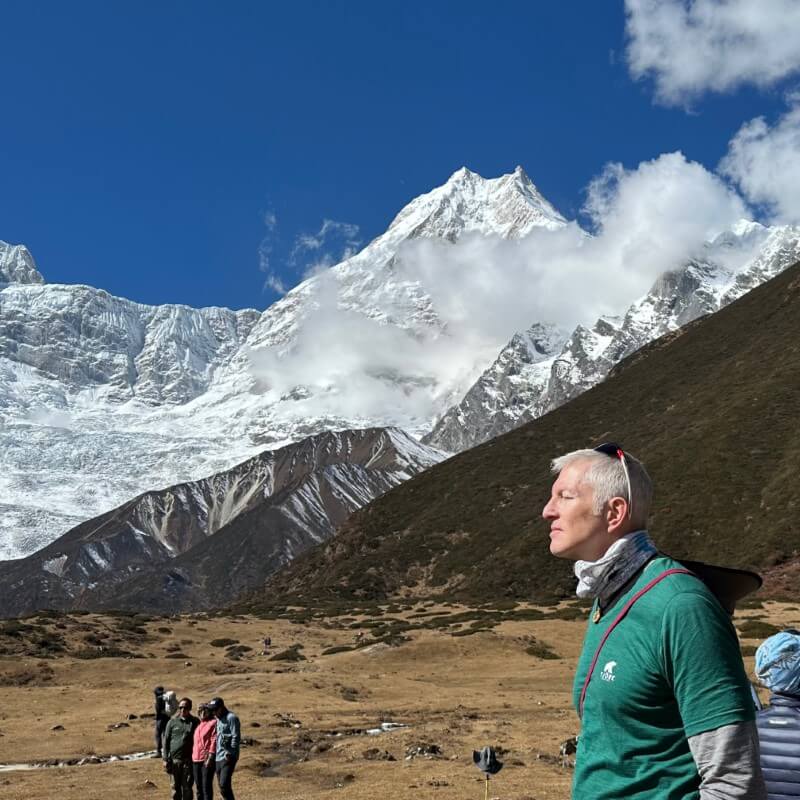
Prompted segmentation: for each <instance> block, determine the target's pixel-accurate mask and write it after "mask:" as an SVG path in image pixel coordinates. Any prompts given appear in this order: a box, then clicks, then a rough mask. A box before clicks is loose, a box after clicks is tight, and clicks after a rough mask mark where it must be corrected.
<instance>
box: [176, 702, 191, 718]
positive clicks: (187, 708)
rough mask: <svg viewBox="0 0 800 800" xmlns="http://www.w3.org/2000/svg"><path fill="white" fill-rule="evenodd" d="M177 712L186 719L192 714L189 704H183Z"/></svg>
mask: <svg viewBox="0 0 800 800" xmlns="http://www.w3.org/2000/svg"><path fill="white" fill-rule="evenodd" d="M178 712H179V713H180V715H181V716H182V717H188V716H189V715H190V714H191V713H192V705H191V703H187V702H183V703H181V704H180V705H179V706H178Z"/></svg>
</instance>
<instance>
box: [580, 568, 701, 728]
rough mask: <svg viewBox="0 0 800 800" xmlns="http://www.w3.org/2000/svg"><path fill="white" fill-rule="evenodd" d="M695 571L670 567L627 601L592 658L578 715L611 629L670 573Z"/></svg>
mask: <svg viewBox="0 0 800 800" xmlns="http://www.w3.org/2000/svg"><path fill="white" fill-rule="evenodd" d="M693 574H694V573H693V572H690V571H689V570H688V569H668V570H667V571H666V572H662V573H661V574H660V575H658V576H657V577H655V578H653V580H651V581H650V583H648V584H647V586H645V587H643V588H642V589H639V591H638V592H636V594H635V595H634V596H633V597H631V599H630V600H628V602H627V603H625V606H624V607H623V609H622V611H620V612H619V614H618V615H617V618H616V619H615V620H614V621H613V622H612V623H611V624H610V625H609V626H608V630H607V631H606V632H605V634H603V638H602V639H601V640H600V644H599V645H598V646H597V650H596V652H595V654H594V658H593V659H592V663H591V664H590V665H589V672H588V673H587V674H586V680H585V681H584V682H583V689H581V699H580V702H579V703H578V717H580V718H581V719H582V718H583V704H584V701H585V700H586V690H587V689H588V688H589V681H590V680H591V679H592V673H593V672H594V668H595V667H596V666H597V659H598V658H600V651H601V650H602V649H603V645H604V644H605V643H606V640H607V639H608V637H609V636H610V635H611V631H613V630H614V628H616V627H617V625H619V623H620V622H622V620H623V619H625V617H626V615H627V614H628V612H629V611H630V610H631V606H633V604H634V603H635V602H636V601H637V600H638V599H639V598H640V597H641V596H642V595H643V594H647V592H649V591H650V590H651V589H652V588H653V587H654V586H655V585H656V584H658V583H661V581H663V580H664V578H666V577H668V576H669V575H693Z"/></svg>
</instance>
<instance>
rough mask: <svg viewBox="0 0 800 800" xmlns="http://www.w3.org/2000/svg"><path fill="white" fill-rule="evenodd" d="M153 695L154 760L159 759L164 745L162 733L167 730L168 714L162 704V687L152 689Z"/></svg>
mask: <svg viewBox="0 0 800 800" xmlns="http://www.w3.org/2000/svg"><path fill="white" fill-rule="evenodd" d="M153 695H154V696H155V705H154V707H153V710H154V711H155V712H156V719H155V730H154V733H155V740H156V755H155V757H156V758H161V753H162V746H163V743H164V731H165V730H166V728H167V723H168V722H169V714H168V713H167V704H166V703H165V702H164V687H163V686H156V688H155V689H153Z"/></svg>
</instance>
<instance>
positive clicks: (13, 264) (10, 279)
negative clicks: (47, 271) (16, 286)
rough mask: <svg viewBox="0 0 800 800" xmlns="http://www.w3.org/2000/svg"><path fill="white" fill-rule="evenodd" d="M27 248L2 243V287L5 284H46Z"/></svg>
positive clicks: (0, 276)
mask: <svg viewBox="0 0 800 800" xmlns="http://www.w3.org/2000/svg"><path fill="white" fill-rule="evenodd" d="M44 282H45V281H44V278H43V277H42V274H41V272H39V270H38V269H36V262H35V261H34V260H33V256H32V255H31V254H30V251H29V250H28V248H27V247H25V246H24V245H21V244H8V243H7V242H3V241H0V286H2V285H3V284H4V283H37V284H41V283H44Z"/></svg>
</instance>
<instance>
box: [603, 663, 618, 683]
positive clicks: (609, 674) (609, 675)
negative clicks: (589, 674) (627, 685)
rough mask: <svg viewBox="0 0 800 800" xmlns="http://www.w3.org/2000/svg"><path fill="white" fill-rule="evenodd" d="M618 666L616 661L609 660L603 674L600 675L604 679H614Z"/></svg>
mask: <svg viewBox="0 0 800 800" xmlns="http://www.w3.org/2000/svg"><path fill="white" fill-rule="evenodd" d="M616 666H617V662H616V661H609V662H608V663H607V664H606V665H605V666H604V667H603V674H602V675H601V676H600V677H601V678H602V679H603V680H604V681H613V680H614V678H616V677H617V676H616V675H615V674H614V667H616Z"/></svg>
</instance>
